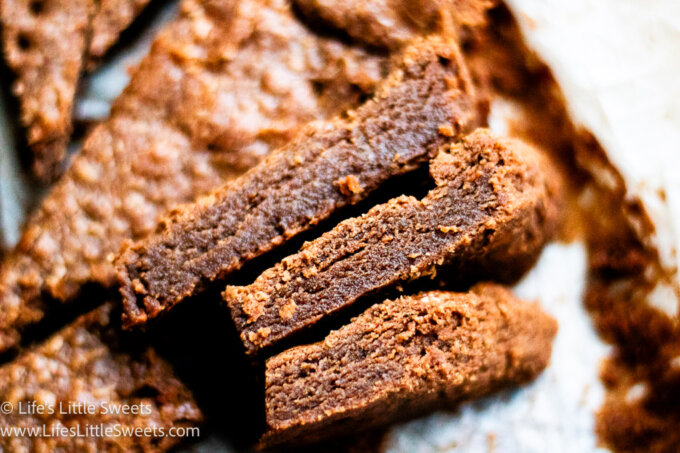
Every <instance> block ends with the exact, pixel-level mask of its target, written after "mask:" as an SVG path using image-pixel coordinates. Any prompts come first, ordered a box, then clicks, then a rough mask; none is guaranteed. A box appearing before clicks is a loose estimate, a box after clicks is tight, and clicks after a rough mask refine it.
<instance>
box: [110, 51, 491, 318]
mask: <svg viewBox="0 0 680 453" xmlns="http://www.w3.org/2000/svg"><path fill="white" fill-rule="evenodd" d="M394 66H395V67H394V70H393V72H392V74H391V75H390V76H389V77H387V79H386V80H385V81H384V83H383V84H382V85H381V86H380V88H379V89H378V91H377V94H376V95H375V97H374V98H373V99H372V100H370V101H368V102H366V103H365V104H364V105H362V106H361V107H360V108H358V109H357V110H355V111H352V112H350V113H349V114H348V115H347V116H346V117H341V118H335V119H333V120H330V121H326V122H321V123H316V124H313V125H310V126H309V127H307V128H306V129H305V130H304V131H303V132H302V133H301V134H300V135H299V136H298V137H297V138H296V139H295V140H293V141H292V142H291V143H289V144H287V145H286V146H284V147H283V148H281V149H279V150H277V151H276V152H274V153H273V154H272V155H271V156H269V157H268V158H267V159H266V160H265V161H264V162H262V163H261V164H260V165H259V166H257V167H255V168H253V169H252V170H251V171H250V172H248V173H246V174H245V175H243V176H242V177H240V178H238V179H235V180H233V181H231V182H230V183H228V184H227V185H226V186H224V187H222V188H220V189H219V190H217V191H215V192H213V193H212V194H211V195H210V196H208V197H205V198H202V199H200V200H198V201H197V202H196V203H195V204H193V205H187V206H185V207H181V208H178V209H176V210H175V211H174V212H173V215H172V216H171V217H170V218H168V219H166V220H165V221H164V224H165V226H164V228H163V230H162V231H161V232H160V233H159V234H156V235H152V236H149V237H148V238H146V239H144V240H142V241H141V242H140V243H138V244H135V245H133V246H132V247H129V248H128V249H127V250H125V251H124V253H123V254H122V256H121V258H120V259H119V266H118V270H119V280H120V283H121V293H122V295H123V298H124V304H125V317H126V321H127V322H128V324H139V323H143V322H145V321H146V320H147V319H148V318H150V317H154V316H156V315H158V314H159V313H160V312H162V311H164V310H167V309H169V308H171V307H172V306H174V305H175V304H177V303H179V302H180V301H182V300H183V299H184V298H187V297H189V296H191V295H194V294H196V293H197V292H198V291H200V290H201V289H203V288H204V287H205V286H206V285H207V284H209V283H210V282H211V281H213V280H215V279H219V278H224V277H225V276H226V275H227V274H229V273H230V272H232V271H234V270H235V269H238V268H239V267H240V266H241V265H242V264H243V263H244V262H245V261H247V260H249V259H252V258H254V257H256V256H259V255H261V254H263V253H265V252H267V251H269V250H271V249H273V248H275V247H277V246H280V245H281V244H283V243H284V242H286V241H287V240H289V239H290V238H292V237H294V236H295V235H297V234H299V233H301V232H303V231H305V230H307V229H309V228H310V227H311V226H313V225H315V224H318V223H319V222H320V221H322V220H324V219H326V218H328V217H329V216H330V215H331V214H333V213H334V212H336V211H338V209H339V208H341V207H343V206H345V205H347V204H353V203H357V202H359V201H361V200H364V199H366V198H367V197H368V196H369V195H370V194H371V193H372V192H373V191H374V190H375V189H377V188H378V187H380V186H381V185H382V184H383V183H385V182H387V181H389V180H390V179H391V178H393V177H395V176H397V175H399V174H403V173H406V172H407V171H410V170H413V169H414V168H415V167H418V166H420V165H421V164H423V163H424V162H426V161H427V159H428V158H430V157H431V156H433V155H434V154H435V153H436V152H437V150H438V148H439V147H440V146H441V145H442V144H444V143H445V142H447V141H448V140H451V137H454V138H455V137H460V136H461V135H462V134H464V133H466V132H469V131H471V130H474V128H475V127H477V126H479V125H480V124H482V123H483V122H484V121H485V116H486V109H485V108H484V107H485V105H484V104H483V103H482V102H481V101H480V99H479V97H478V96H477V93H476V91H475V89H474V87H473V84H472V81H471V80H470V77H469V75H468V73H467V69H466V67H465V64H464V62H463V60H462V57H461V55H460V52H459V50H458V47H457V46H456V44H455V42H453V41H451V40H448V39H441V38H429V39H423V40H418V41H417V42H416V43H415V44H413V45H412V46H410V47H409V48H408V49H406V50H405V52H404V54H403V56H402V57H401V58H400V59H399V62H398V63H396V64H395V65H394Z"/></svg>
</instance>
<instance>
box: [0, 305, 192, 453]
mask: <svg viewBox="0 0 680 453" xmlns="http://www.w3.org/2000/svg"><path fill="white" fill-rule="evenodd" d="M112 316H117V313H116V312H115V311H113V312H112V304H107V305H104V306H102V307H100V308H98V309H96V310H94V311H92V312H90V313H88V314H87V315H84V316H82V317H80V318H79V319H78V320H76V321H75V322H74V323H72V324H70V325H68V326H66V327H65V328H63V329H62V330H60V331H58V332H57V333H56V334H54V335H53V336H52V337H50V338H49V339H47V340H45V341H44V342H43V343H41V344H39V345H38V346H36V347H33V348H31V349H29V350H27V351H25V352H23V353H22V354H20V355H19V356H18V357H17V358H16V359H15V360H14V361H12V362H10V363H8V364H6V365H4V366H2V367H0V400H2V401H4V402H5V404H8V403H9V404H11V405H12V409H11V410H10V411H9V413H4V414H3V415H2V417H0V428H2V429H3V430H4V432H5V433H8V434H6V435H5V434H3V436H0V450H3V451H63V452H79V451H145V452H159V451H165V450H166V449H168V448H170V447H171V446H172V445H175V444H177V443H178V442H179V441H181V440H182V438H181V437H173V436H172V435H170V432H169V430H170V429H177V428H190V427H194V426H196V425H197V424H199V423H200V422H201V421H202V414H201V411H200V410H199V408H198V407H197V406H196V403H195V401H194V399H193V397H192V395H191V393H190V392H189V390H188V389H187V388H186V387H185V386H184V385H183V384H182V383H181V382H180V381H178V380H177V379H176V378H175V377H174V376H173V372H172V369H171V367H170V365H169V364H168V363H166V362H165V361H164V360H162V359H161V358H160V357H158V356H157V355H156V354H155V353H154V351H153V349H151V348H149V347H145V346H138V347H133V348H131V349H132V350H129V349H128V348H127V347H126V346H125V345H124V344H122V343H121V342H119V341H118V335H119V332H117V330H116V329H115V327H114V326H115V325H116V319H115V318H114V319H111V317H112ZM31 404H35V405H40V406H41V407H42V408H43V409H42V413H38V412H36V411H35V410H31V409H30V408H31ZM126 405H127V406H128V407H127V409H125V406H126ZM33 407H35V406H33ZM22 408H23V409H22ZM131 411H135V413H131ZM11 429H26V430H36V431H37V432H40V433H42V432H43V431H41V430H44V433H46V434H47V435H45V436H43V435H35V436H33V435H29V434H27V433H24V434H23V435H22V434H11V432H10V431H8V430H11ZM87 429H98V430H99V431H86V430H87ZM103 429H108V430H111V434H108V435H107V434H106V433H105V432H104V431H103ZM114 429H116V430H117V431H113V430H114ZM55 430H56V431H55ZM64 430H68V431H67V433H68V434H64ZM133 430H137V431H136V434H131V432H133ZM27 432H30V431H27ZM77 433H79V434H80V435H77ZM126 433H127V434H126ZM140 433H141V434H140ZM178 433H179V432H176V433H175V434H178ZM194 437H196V436H195V435H194Z"/></svg>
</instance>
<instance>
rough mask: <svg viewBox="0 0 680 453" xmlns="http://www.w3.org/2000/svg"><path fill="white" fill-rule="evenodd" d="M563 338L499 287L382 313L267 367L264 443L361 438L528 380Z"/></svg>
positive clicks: (409, 302)
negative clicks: (351, 435) (359, 433)
mask: <svg viewBox="0 0 680 453" xmlns="http://www.w3.org/2000/svg"><path fill="white" fill-rule="evenodd" d="M556 331H557V323H556V322H555V320H554V319H552V318H551V317H550V316H548V315H546V314H545V313H544V312H542V311H541V310H540V308H539V307H538V306H536V305H534V304H528V303H525V302H522V301H519V300H517V299H515V298H514V297H513V296H512V294H511V293H510V292H509V291H508V290H507V289H505V288H504V287H502V286H498V285H495V284H482V285H478V286H476V287H474V288H473V289H472V290H471V291H470V292H468V293H452V292H441V291H433V292H425V293H420V294H417V295H414V296H404V297H402V298H399V299H397V300H388V301H385V302H383V303H380V304H377V305H374V306H372V307H371V308H369V309H368V310H367V311H366V312H364V313H363V314H361V315H360V316H359V317H357V318H356V319H355V320H353V321H352V322H351V323H350V324H348V325H345V326H344V327H342V328H340V329H339V330H337V331H334V332H331V333H330V334H329V335H328V336H327V337H326V338H325V339H324V340H323V341H321V342H319V343H316V344H312V345H307V346H298V347H295V348H292V349H289V350H287V351H285V352H282V353H281V354H279V355H276V356H274V357H272V358H270V359H268V360H267V362H266V383H265V385H266V396H265V404H266V419H267V430H268V431H267V432H266V433H265V436H264V438H263V439H262V443H263V445H265V446H272V445H277V444H286V443H296V442H312V441H316V440H319V439H321V438H326V437H332V436H337V435H341V434H345V433H354V432H357V431H361V430H365V429H368V428H372V427H375V426H377V425H382V424H385V423H388V422H391V421H395V420H400V419H405V418H408V417H412V416H414V415H418V414H420V413H423V412H425V411H429V410H433V409H438V408H450V407H452V406H453V405H455V404H457V403H459V402H460V401H462V400H464V399H469V398H477V397H480V396H483V395H486V394H489V393H491V392H493V391H496V390H499V389H501V388H504V387H507V386H510V385H512V384H519V383H523V382H527V381H529V380H531V379H533V378H534V377H536V376H537V375H538V374H539V373H540V372H541V371H542V370H543V369H544V368H545V367H546V365H547V364H548V362H549V360H550V353H551V348H552V339H553V338H554V336H555V334H556Z"/></svg>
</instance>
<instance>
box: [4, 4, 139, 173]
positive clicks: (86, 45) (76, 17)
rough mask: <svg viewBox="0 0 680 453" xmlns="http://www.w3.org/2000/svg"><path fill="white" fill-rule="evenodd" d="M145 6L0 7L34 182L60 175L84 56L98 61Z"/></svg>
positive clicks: (7, 53)
mask: <svg viewBox="0 0 680 453" xmlns="http://www.w3.org/2000/svg"><path fill="white" fill-rule="evenodd" d="M148 1H149V0H103V1H101V2H99V1H95V0H4V1H3V2H1V3H0V20H1V21H2V34H3V36H2V38H3V47H4V54H5V57H6V60H7V64H8V66H9V67H10V69H11V70H12V71H13V72H14V73H15V75H16V81H15V83H14V87H13V90H14V93H15V94H16V95H17V96H18V98H19V106H20V109H21V122H22V124H23V125H24V126H25V127H26V129H27V142H28V145H29V146H30V148H31V150H32V152H33V171H34V173H35V175H36V176H37V177H38V178H39V179H42V180H44V181H49V180H52V179H54V178H55V177H56V175H57V174H58V173H59V172H60V163H61V161H62V159H63V158H64V155H65V152H66V145H67V144H68V141H69V138H70V136H71V131H72V124H71V113H72V110H73V98H74V96H75V92H76V88H77V85H78V80H79V78H80V74H81V72H82V70H83V69H84V65H85V62H86V61H87V59H88V56H89V57H92V58H99V57H101V56H103V55H104V53H105V52H106V50H107V49H108V48H109V47H110V46H111V45H112V44H114V43H115V42H116V40H117V39H118V35H119V34H120V33H121V32H122V31H123V30H124V29H125V28H127V27H128V25H130V23H131V22H132V21H133V20H134V18H135V17H136V16H137V14H139V12H140V11H141V10H142V9H143V8H144V6H146V4H147V3H148ZM88 49H89V51H88Z"/></svg>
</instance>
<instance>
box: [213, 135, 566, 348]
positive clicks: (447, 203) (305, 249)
mask: <svg viewBox="0 0 680 453" xmlns="http://www.w3.org/2000/svg"><path fill="white" fill-rule="evenodd" d="M430 173H431V175H432V177H433V179H434V180H435V182H436V188H434V189H432V190H431V191H430V192H429V193H428V194H427V196H425V198H423V199H422V200H417V199H416V198H414V197H410V196H401V197H398V198H395V199H392V200H390V201H389V202H387V203H386V204H382V205H378V206H376V207H374V208H372V209H371V210H370V211H369V212H368V213H366V214H364V215H363V216H361V217H357V218H352V219H348V220H345V221H343V222H341V223H340V224H338V225H337V226H336V227H335V228H334V229H333V230H331V231H329V232H328V233H325V234H324V235H322V236H321V237H319V238H318V239H316V240H314V241H311V242H308V243H306V244H305V245H303V246H302V248H301V250H300V251H299V252H298V253H297V254H295V255H292V256H289V257H287V258H284V259H283V260H282V261H281V262H280V263H278V264H277V265H276V266H274V267H272V268H270V269H268V270H266V271H264V272H263V273H262V274H261V275H260V276H259V277H258V278H257V279H256V280H255V282H254V283H252V284H251V285H248V286H228V287H227V288H226V290H225V291H224V299H225V301H227V303H228V305H229V307H230V308H231V313H232V318H233V319H234V322H235V323H236V326H237V328H238V330H239V332H240V335H241V340H242V341H243V343H244V345H245V347H246V349H247V350H248V352H249V353H255V352H258V351H259V350H260V349H262V348H265V347H268V346H271V345H273V344H275V343H277V342H279V341H281V340H283V339H285V338H287V337H290V336H291V335H293V334H294V333H296V332H298V331H300V330H302V329H304V328H306V327H309V326H311V325H313V324H315V323H316V322H318V321H319V320H321V319H322V318H324V317H326V316H328V315H330V314H332V313H334V312H337V311H338V310H340V309H342V308H344V307H347V306H349V305H351V304H353V303H354V302H355V301H357V300H358V299H359V298H360V297H362V296H365V295H368V294H370V293H371V292H374V291H376V290H379V289H382V288H385V287H388V286H390V285H395V284H397V283H399V282H402V281H407V280H412V279H416V278H420V277H423V276H434V275H435V274H436V272H437V269H438V267H441V266H442V265H444V264H448V265H449V266H450V268H449V270H447V273H448V274H450V275H451V276H452V277H453V276H459V275H460V274H462V273H465V274H466V275H471V274H472V275H481V276H483V277H484V278H487V277H495V278H499V279H509V280H510V279H512V278H513V277H517V276H519V275H521V273H522V272H523V271H525V270H526V269H528V268H529V267H530V266H531V265H532V264H533V262H534V260H535V258H536V257H537V255H538V253H539V252H540V250H541V249H542V247H543V245H544V243H545V242H546V241H547V240H548V239H549V238H550V237H551V234H552V233H553V230H554V229H555V228H556V226H557V224H558V219H559V215H558V211H559V209H558V206H559V202H560V183H559V177H558V174H557V173H556V170H555V169H554V168H553V167H552V166H551V165H550V164H549V162H548V161H547V160H546V159H545V158H544V157H543V155H541V154H540V153H539V152H537V151H536V150H535V149H533V148H531V147H529V146H527V145H525V144H523V143H521V142H519V141H516V140H512V139H499V138H496V137H495V136H493V135H492V134H491V133H490V132H489V131H488V130H486V129H479V130H477V131H475V132H474V133H473V134H471V135H470V136H468V137H466V138H465V139H464V140H463V141H462V142H461V143H458V144H452V145H447V146H445V147H443V148H442V149H441V151H440V153H439V154H438V155H437V157H436V158H435V159H434V160H433V161H432V162H431V164H430ZM509 263H512V265H509Z"/></svg>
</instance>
